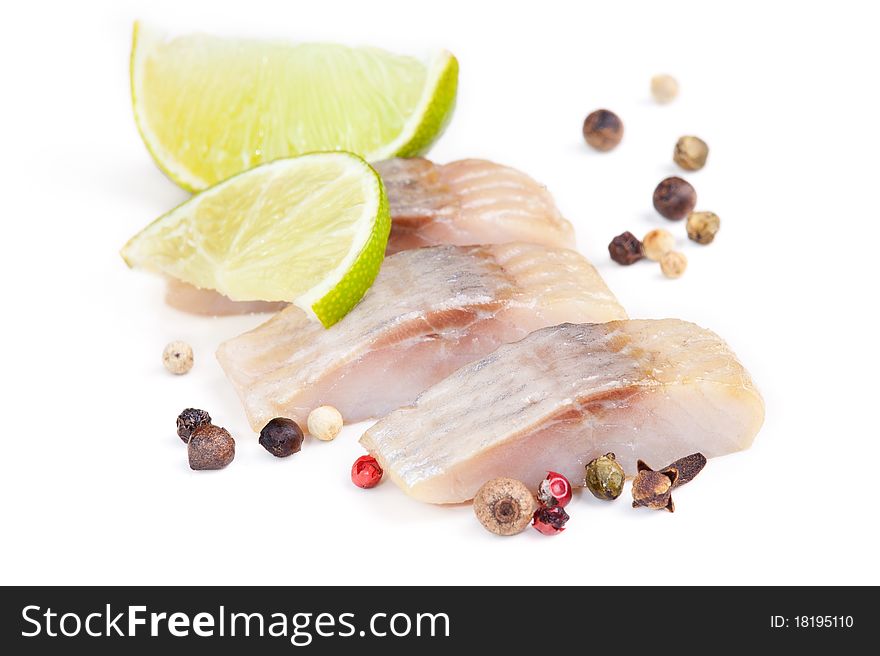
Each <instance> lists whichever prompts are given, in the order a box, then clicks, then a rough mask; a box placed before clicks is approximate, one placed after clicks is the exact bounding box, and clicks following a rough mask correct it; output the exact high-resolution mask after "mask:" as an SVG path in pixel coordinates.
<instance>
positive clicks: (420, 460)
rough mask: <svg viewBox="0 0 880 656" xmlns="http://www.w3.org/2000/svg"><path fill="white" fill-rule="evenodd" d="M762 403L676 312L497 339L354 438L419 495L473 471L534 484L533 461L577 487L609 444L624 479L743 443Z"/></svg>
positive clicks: (461, 496)
mask: <svg viewBox="0 0 880 656" xmlns="http://www.w3.org/2000/svg"><path fill="white" fill-rule="evenodd" d="M763 420H764V402H763V401H762V399H761V396H760V394H759V393H758V391H757V389H756V388H755V386H754V384H753V383H752V380H751V378H750V377H749V374H748V373H747V372H746V370H745V369H744V368H743V366H742V365H741V364H740V363H739V361H738V360H737V359H736V356H735V355H734V354H733V352H732V351H731V350H730V348H729V347H728V346H727V345H726V344H725V343H724V342H723V341H722V340H721V339H720V338H719V337H718V336H717V335H715V334H714V333H712V332H709V331H708V330H704V329H702V328H700V327H698V326H696V325H694V324H692V323H687V322H685V321H679V320H678V319H663V320H660V321H613V322H611V323H606V324H587V325H577V324H563V325H560V326H553V327H550V328H544V329H542V330H538V331H536V332H534V333H532V334H531V335H529V336H528V337H526V338H525V339H523V340H522V341H519V342H516V343H515V344H508V345H505V346H501V347H500V348H499V349H498V350H496V351H495V352H494V353H492V354H490V355H488V356H487V357H485V358H483V359H481V360H478V361H475V362H473V363H471V364H468V365H466V366H464V367H462V368H461V369H459V370H458V371H456V372H455V373H453V374H452V375H451V376H449V377H448V378H446V379H445V380H443V381H441V382H439V383H437V384H436V385H434V386H433V387H431V388H430V389H428V390H427V391H425V392H424V393H423V394H422V395H421V396H420V397H419V398H418V399H417V400H416V401H415V402H414V403H413V404H412V405H411V406H409V407H404V408H401V409H399V410H397V411H395V412H393V413H391V414H390V415H388V416H387V417H385V418H383V419H381V420H380V421H379V422H378V423H377V424H375V426H373V427H372V428H371V429H370V430H368V431H367V432H366V433H365V434H364V436H363V437H362V438H361V444H362V445H363V446H364V447H366V449H367V450H368V451H369V452H370V453H372V454H373V455H374V456H375V457H376V458H377V459H378V460H379V462H380V464H381V465H382V467H383V468H384V469H385V472H386V474H388V475H390V477H391V478H392V480H394V482H395V483H397V485H399V486H400V487H401V488H402V489H403V490H404V491H405V492H406V493H407V494H409V495H411V496H413V497H415V498H416V499H419V500H421V501H427V502H431V503H455V502H461V501H467V500H468V499H471V498H473V496H474V494H475V493H476V491H477V490H478V489H479V488H480V486H481V485H483V483H485V482H486V481H487V480H489V479H492V478H495V477H497V476H509V477H511V478H515V479H519V480H521V481H523V482H524V483H526V484H527V485H529V486H530V487H532V488H537V485H538V484H539V483H540V481H541V480H542V479H543V478H544V477H545V476H546V475H547V471H550V470H552V471H557V472H560V473H562V474H565V475H566V476H567V477H568V479H569V480H570V481H571V482H572V484H573V485H578V486H580V485H583V483H584V466H585V465H586V464H587V463H588V462H589V461H590V460H592V459H593V458H595V457H598V456H600V455H602V454H605V453H607V452H609V451H613V452H614V453H615V454H616V455H617V460H618V462H620V464H621V465H622V466H623V468H624V471H625V472H626V473H627V475H628V476H633V475H635V473H636V460H637V459H639V458H640V459H642V460H645V461H646V462H650V463H658V465H657V466H661V465H663V464H666V463H669V462H672V461H674V460H676V459H678V458H681V457H683V456H685V455H688V454H691V453H695V452H697V451H699V452H702V453H703V454H704V455H706V456H708V457H713V456H720V455H724V454H727V453H731V452H733V451H739V450H741V449H745V448H747V447H748V446H749V445H751V443H752V440H753V439H754V437H755V435H756V434H757V432H758V430H759V429H760V427H761V424H762V423H763Z"/></svg>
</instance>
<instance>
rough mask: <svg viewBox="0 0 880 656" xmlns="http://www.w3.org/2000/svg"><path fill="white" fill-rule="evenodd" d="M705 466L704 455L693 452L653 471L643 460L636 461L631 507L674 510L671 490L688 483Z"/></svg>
mask: <svg viewBox="0 0 880 656" xmlns="http://www.w3.org/2000/svg"><path fill="white" fill-rule="evenodd" d="M705 466H706V456H704V455H703V454H702V453H693V454H691V455H689V456H685V457H684V458H679V459H678V460H676V461H675V462H673V463H672V464H670V465H668V466H666V467H664V468H663V469H661V470H660V471H654V470H653V469H651V468H650V467H649V466H648V465H647V464H645V462H644V461H642V460H639V461H638V462H637V463H636V467H637V469H638V474H636V477H635V479H634V480H633V486H632V494H633V504H632V505H633V508H639V507H641V506H643V507H645V508H651V509H652V510H661V509H666V510H668V511H669V512H674V511H675V504H674V503H673V502H672V490H674V489H675V488H678V487H681V486H682V485H684V484H685V483H688V482H690V481H692V480H693V479H694V477H695V476H696V475H697V474H699V473H700V472H701V471H702V470H703V467H705Z"/></svg>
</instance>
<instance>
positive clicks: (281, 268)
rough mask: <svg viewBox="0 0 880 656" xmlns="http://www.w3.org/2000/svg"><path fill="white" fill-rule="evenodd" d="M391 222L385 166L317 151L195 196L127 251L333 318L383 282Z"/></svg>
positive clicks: (191, 277) (141, 260) (171, 270)
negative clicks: (383, 178)
mask: <svg viewBox="0 0 880 656" xmlns="http://www.w3.org/2000/svg"><path fill="white" fill-rule="evenodd" d="M390 230H391V217H390V215H389V213H388V200H387V198H386V197H385V189H384V187H383V186H382V181H381V179H380V178H379V175H378V174H377V173H376V171H374V170H373V168H372V167H371V166H370V165H369V164H367V163H366V162H365V161H364V160H362V159H361V158H360V157H358V156H357V155H352V154H351V153H313V154H309V155H303V156H301V157H294V158H290V159H281V160H277V161H275V162H271V163H269V164H264V165H262V166H258V167H256V168H253V169H251V170H250V171H246V172H244V173H240V174H239V175H236V176H234V177H232V178H230V179H228V180H226V181H224V182H221V183H220V184H218V185H216V186H214V187H211V188H210V189H207V190H206V191H203V192H201V193H200V194H198V195H196V196H193V197H192V198H191V199H189V200H188V201H186V202H185V203H183V204H182V205H179V206H178V207H176V208H175V209H173V210H171V211H170V212H168V213H167V214H165V215H163V216H161V217H159V218H158V219H156V220H155V221H154V222H153V223H151V224H150V225H149V226H147V227H146V228H145V229H144V230H142V231H141V232H140V233H138V234H137V235H135V236H134V237H133V238H132V239H131V240H130V241H129V242H128V243H127V244H126V245H125V247H124V248H123V249H122V257H123V258H124V259H125V261H126V263H128V265H129V266H131V267H139V268H144V269H148V270H151V271H155V272H159V273H163V274H166V275H169V276H172V277H174V278H177V279H179V280H183V281H184V282H188V283H189V284H191V285H195V286H196V287H201V288H203V289H214V290H216V291H218V292H220V293H221V294H224V295H226V296H228V297H229V298H231V299H232V300H235V301H256V300H260V301H290V302H292V303H294V304H295V305H297V306H299V307H301V308H302V309H303V310H305V311H306V312H307V313H308V314H309V315H311V316H312V317H314V318H317V319H318V320H319V321H320V322H321V323H322V324H324V326H331V325H333V324H334V323H336V322H337V321H339V320H340V319H341V318H342V317H344V316H345V314H346V313H347V312H348V311H349V310H350V309H351V308H352V307H354V305H355V304H356V303H357V302H358V301H359V300H360V299H361V297H362V296H363V295H364V293H365V292H366V291H367V289H368V288H369V286H370V285H371V284H372V283H373V280H374V279H375V277H376V274H377V273H378V271H379V265H380V264H381V263H382V258H383V257H384V254H385V245H386V243H387V241H388V233H389V231H390Z"/></svg>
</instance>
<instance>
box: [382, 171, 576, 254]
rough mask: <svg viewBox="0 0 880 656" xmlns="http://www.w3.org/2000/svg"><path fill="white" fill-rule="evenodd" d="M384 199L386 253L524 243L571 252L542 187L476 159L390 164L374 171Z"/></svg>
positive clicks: (569, 235)
mask: <svg viewBox="0 0 880 656" xmlns="http://www.w3.org/2000/svg"><path fill="white" fill-rule="evenodd" d="M374 166H375V168H376V170H377V171H378V172H379V175H380V176H381V177H382V181H383V182H384V183H385V189H386V191H387V193H388V203H389V207H390V209H391V236H390V237H389V239H388V247H387V251H386V252H387V253H396V252H398V251H401V250H406V249H410V248H419V247H422V246H434V245H437V244H456V245H467V244H499V243H506V242H512V241H518V242H531V243H535V244H543V245H545V246H553V247H557V248H574V246H575V237H574V228H573V227H572V225H571V223H569V222H568V221H566V220H565V218H563V216H562V214H560V212H559V210H558V209H557V207H556V203H555V202H554V201H553V197H552V196H551V195H550V192H548V191H547V189H546V187H544V186H543V185H541V184H539V183H537V182H535V180H533V179H532V178H530V177H529V176H527V175H526V174H525V173H522V172H520V171H517V170H516V169H513V168H510V167H509V166H502V165H501V164H495V163H494V162H490V161H487V160H482V159H464V160H459V161H456V162H450V163H449V164H435V163H433V162H431V161H430V160H427V159H422V158H412V159H391V160H386V161H384V162H378V163H377V164H375V165H374Z"/></svg>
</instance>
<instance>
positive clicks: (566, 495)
mask: <svg viewBox="0 0 880 656" xmlns="http://www.w3.org/2000/svg"><path fill="white" fill-rule="evenodd" d="M538 501H540V502H541V503H542V504H544V505H545V506H547V507H551V508H552V507H553V506H559V507H560V508H565V506H567V505H568V502H569V501H571V483H569V482H568V479H567V478H566V477H565V476H563V475H562V474H558V473H556V472H553V471H551V472H547V478H545V479H544V480H543V481H541V485H540V487H538Z"/></svg>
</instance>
